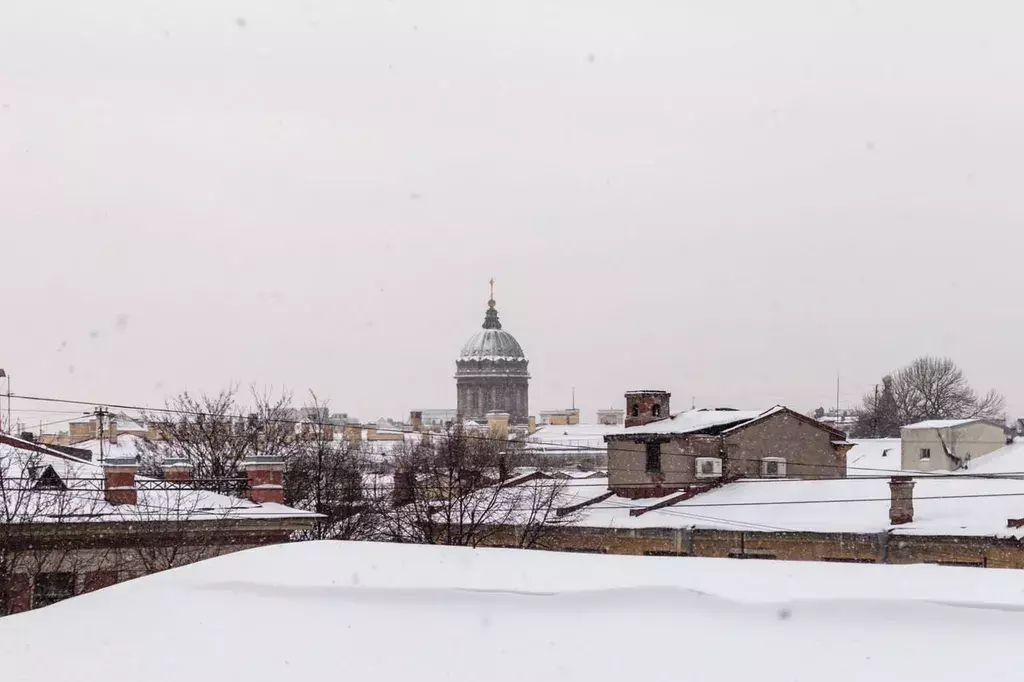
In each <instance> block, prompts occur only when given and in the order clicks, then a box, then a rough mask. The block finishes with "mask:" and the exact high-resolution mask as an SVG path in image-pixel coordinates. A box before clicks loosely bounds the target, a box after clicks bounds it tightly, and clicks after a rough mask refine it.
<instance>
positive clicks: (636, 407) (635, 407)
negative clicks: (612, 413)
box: [630, 400, 640, 417]
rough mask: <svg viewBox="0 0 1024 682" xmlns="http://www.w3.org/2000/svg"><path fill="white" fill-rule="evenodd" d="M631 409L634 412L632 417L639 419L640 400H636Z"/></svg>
mask: <svg viewBox="0 0 1024 682" xmlns="http://www.w3.org/2000/svg"><path fill="white" fill-rule="evenodd" d="M630 409H631V410H632V415H633V416H634V417H639V416H640V401H639V400H634V401H633V407H632V408H630Z"/></svg>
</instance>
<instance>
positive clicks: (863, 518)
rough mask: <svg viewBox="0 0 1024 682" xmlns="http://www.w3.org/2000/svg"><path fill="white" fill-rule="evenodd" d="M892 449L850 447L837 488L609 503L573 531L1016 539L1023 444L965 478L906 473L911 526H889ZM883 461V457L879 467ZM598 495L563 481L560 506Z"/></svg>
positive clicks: (882, 443)
mask: <svg viewBox="0 0 1024 682" xmlns="http://www.w3.org/2000/svg"><path fill="white" fill-rule="evenodd" d="M898 444H899V441H898V440H895V439H882V440H879V441H860V442H858V443H857V444H855V446H854V448H853V449H852V450H851V451H850V453H849V455H848V457H849V456H851V455H852V458H851V459H849V460H848V461H849V464H848V467H850V469H851V473H850V474H849V476H850V477H848V478H845V479H828V480H820V479H818V480H815V479H749V480H740V481H736V482H733V483H728V484H726V485H723V486H722V487H720V488H717V489H713V490H709V491H707V492H703V493H700V494H698V495H696V496H694V497H692V498H690V499H688V500H684V501H681V502H677V503H675V504H672V505H670V506H666V507H662V508H660V509H652V510H651V511H648V512H646V513H644V514H642V515H640V516H631V515H630V510H633V509H643V508H647V507H654V506H656V505H657V504H659V503H661V502H664V501H666V500H670V499H672V498H674V497H676V495H677V494H676V493H673V494H672V495H668V496H666V497H664V498H655V499H641V500H632V499H628V498H624V497H619V496H614V495H613V496H612V497H610V498H607V499H604V500H601V501H599V502H595V503H593V504H591V505H589V506H586V507H585V508H584V509H583V510H582V512H581V514H580V517H579V519H578V520H577V521H576V523H577V524H578V525H582V526H587V527H600V528H689V527H693V528H706V529H719V530H750V531H806V532H822V533H878V532H882V531H891V532H892V533H895V534H914V535H968V536H992V537H1013V538H1018V539H1024V529H1015V528H1008V527H1007V520H1008V519H1018V518H1024V441H1019V442H1016V443H1014V444H1013V445H1009V446H1006V447H1004V448H1002V449H1000V450H997V451H996V452H994V453H992V454H990V455H987V456H985V457H983V458H978V460H976V462H975V463H974V465H973V466H972V467H971V468H970V469H969V470H967V471H960V472H953V473H941V474H927V473H921V472H907V473H908V474H910V475H913V476H915V487H914V520H913V521H912V522H911V523H907V524H903V525H899V526H893V525H892V524H890V523H889V505H890V491H889V474H890V473H891V472H893V471H896V470H898V469H899V458H900V455H899V447H898ZM883 452H888V454H886V455H885V456H884V458H883V456H882V454H881V453H883ZM854 472H855V473H854ZM1010 474H1012V475H1013V476H1012V477H1010V476H1008V475H1010ZM997 476H998V477H997ZM607 492H608V490H607V485H606V483H605V482H603V481H600V480H575V481H570V482H569V484H568V486H567V490H566V499H565V501H564V503H563V504H562V505H561V506H563V507H568V506H572V505H576V504H580V503H583V502H587V501H591V500H595V499H596V498H599V497H600V496H602V495H604V494H606V493H607Z"/></svg>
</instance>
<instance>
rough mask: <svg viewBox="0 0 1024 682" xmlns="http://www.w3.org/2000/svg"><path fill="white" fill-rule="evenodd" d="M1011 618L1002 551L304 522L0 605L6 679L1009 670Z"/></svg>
mask: <svg viewBox="0 0 1024 682" xmlns="http://www.w3.org/2000/svg"><path fill="white" fill-rule="evenodd" d="M140 618H142V619H144V621H145V623H146V626H145V627H128V628H126V627H124V624H125V623H135V622H139V620H140ZM282 624H287V625H284V626H282ZM1022 629H1024V592H1022V591H1021V573H1020V572H1018V571H1010V570H998V569H986V570H978V569H972V568H957V567H945V566H920V565H918V566H886V565H851V564H826V563H813V562H777V561H756V562H755V561H735V560H729V559H701V558H685V559H680V558H671V557H635V556H595V555H587V554H571V553H561V552H541V551H524V550H501V549H484V550H472V549H466V548H458V547H440V546H416V545H401V544H391V545H385V544H374V543H344V542H307V543H293V544H288V545H278V546H273V547H264V548H259V549H254V550H248V551H244V552H238V553H235V554H231V555H227V556H223V557H218V558H215V559H210V560H207V561H203V562H200V563H197V564H192V565H190V566H185V567H182V568H177V569H173V570H170V571H164V572H161V573H158V574H155V575H150V576H147V577H145V578H141V579H138V580H132V581H129V582H126V583H122V584H120V585H115V586H113V587H109V588H106V589H103V590H99V591H97V592H93V593H90V594H86V595H83V596H80V597H76V598H74V599H70V600H68V601H64V602H61V603H58V604H55V605H53V606H49V607H47V608H44V609H40V610H37V611H29V612H26V613H22V614H18V615H15V616H10V617H8V618H3V619H0V660H2V661H3V662H4V663H3V664H4V679H5V680H16V681H17V682H57V681H61V682H62V681H65V680H67V681H72V680H100V679H109V678H110V677H111V665H112V661H116V675H115V677H117V678H118V679H126V680H146V682H181V681H182V680H197V681H199V682H203V681H205V680H234V679H244V680H248V681H249V682H284V681H287V680H319V679H324V678H326V677H330V676H332V675H336V673H337V671H338V669H339V666H343V668H344V670H345V675H346V677H350V678H352V679H367V680H369V679H380V680H405V679H410V680H417V681H419V682H432V681H433V680H446V681H451V682H463V681H465V682H479V680H481V679H487V680H492V681H494V682H506V681H509V682H512V681H514V682H521V681H522V680H524V679H538V680H587V681H589V682H602V681H604V680H614V681H621V680H624V679H644V680H649V681H651V682H661V681H662V680H665V681H668V680H677V679H679V677H680V674H681V673H680V671H685V677H686V678H689V679H694V680H703V681H705V682H727V681H728V682H733V681H735V680H746V679H757V680H763V681H765V682H781V681H783V680H785V681H787V682H811V681H814V682H817V681H818V680H821V679H826V678H827V679H828V680H830V681H832V682H853V681H855V680H856V681H858V682H859V681H861V680H908V681H911V680H929V681H930V682H946V681H947V680H948V681H953V680H956V681H957V682H962V681H963V680H965V679H975V678H977V679H994V680H998V679H1009V678H1012V675H1011V674H1010V672H1012V671H1013V670H1015V669H1016V668H1017V666H1018V660H1017V658H1018V657H1017V651H1018V649H1019V647H1018V640H1019V633H1020V632H1021V631H1022ZM951 632H952V633H956V634H955V646H946V645H943V642H944V641H945V640H943V637H944V636H945V635H944V634H943V633H951ZM722 633H728V636H723V634H722ZM609 641H612V642H613V643H614V644H613V646H612V647H609V646H608V645H607V643H608V642H609ZM453 642H458V643H459V646H458V652H457V653H458V655H452V656H438V652H443V651H451V648H452V643H453ZM936 642H939V644H936ZM680 643H685V648H686V650H687V651H691V652H698V653H699V655H693V656H687V657H686V658H685V660H684V661H683V660H680V661H674V659H673V658H672V656H671V652H676V651H679V648H680ZM794 647H796V648H798V649H799V655H786V652H789V653H790V654H792V652H793V651H794ZM232 652H233V653H232ZM737 652H742V655H737Z"/></svg>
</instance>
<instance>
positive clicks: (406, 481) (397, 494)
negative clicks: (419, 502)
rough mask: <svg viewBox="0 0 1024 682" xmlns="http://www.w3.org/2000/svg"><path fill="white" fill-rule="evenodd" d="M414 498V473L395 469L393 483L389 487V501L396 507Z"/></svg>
mask: <svg viewBox="0 0 1024 682" xmlns="http://www.w3.org/2000/svg"><path fill="white" fill-rule="evenodd" d="M415 499H416V473H415V472H412V471H405V470H402V469H399V470H397V471H395V484H394V486H393V487H392V489H391V502H392V504H393V505H394V506H396V507H401V506H403V505H406V504H409V503H410V502H412V501H413V500H415Z"/></svg>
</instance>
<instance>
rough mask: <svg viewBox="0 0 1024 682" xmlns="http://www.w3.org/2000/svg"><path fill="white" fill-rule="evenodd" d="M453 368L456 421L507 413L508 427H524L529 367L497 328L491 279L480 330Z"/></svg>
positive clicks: (520, 350) (516, 344)
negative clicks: (454, 368) (456, 409)
mask: <svg viewBox="0 0 1024 682" xmlns="http://www.w3.org/2000/svg"><path fill="white" fill-rule="evenodd" d="M455 366H456V368H457V369H456V372H455V384H456V389H457V392H458V414H459V416H460V418H462V419H468V420H472V421H477V422H481V423H483V422H484V421H486V420H487V418H488V417H487V415H489V414H490V413H492V412H507V413H508V414H509V419H510V422H509V423H511V424H526V423H527V421H528V418H529V417H528V415H529V409H530V394H529V391H530V372H529V369H528V366H529V363H528V362H527V360H526V354H525V353H523V347H522V346H520V345H519V342H518V341H516V337H514V336H512V335H511V334H509V333H508V332H507V331H505V330H503V329H502V328H501V322H500V321H499V320H498V311H497V310H496V309H495V307H494V280H493V279H492V280H491V300H489V301H487V314H486V315H485V316H484V324H483V329H481V330H480V331H478V332H477V333H476V334H473V336H471V337H470V338H469V341H467V342H466V345H464V346H463V347H462V352H460V353H459V359H458V360H457V361H456V363H455Z"/></svg>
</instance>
